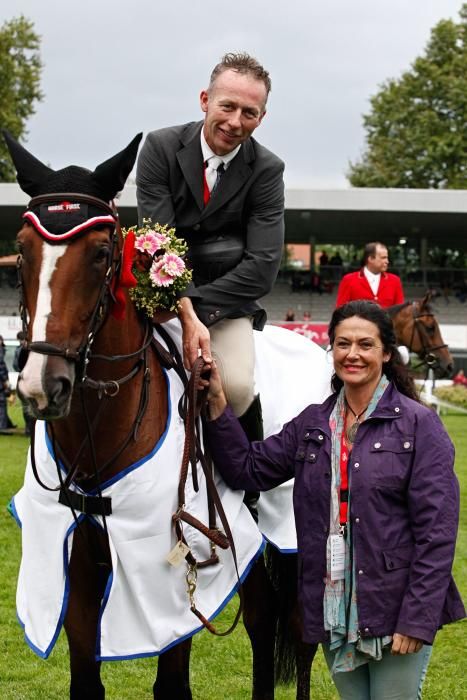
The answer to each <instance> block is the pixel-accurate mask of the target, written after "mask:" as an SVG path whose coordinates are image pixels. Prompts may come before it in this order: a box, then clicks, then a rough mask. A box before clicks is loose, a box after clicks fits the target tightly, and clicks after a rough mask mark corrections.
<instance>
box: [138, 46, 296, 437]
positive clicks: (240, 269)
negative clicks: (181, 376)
mask: <svg viewBox="0 0 467 700" xmlns="http://www.w3.org/2000/svg"><path fill="white" fill-rule="evenodd" d="M270 89H271V81H270V78H269V74H268V72H267V71H266V70H265V69H264V68H263V67H262V66H261V65H260V64H259V63H258V62H257V61H256V60H255V59H254V58H252V57H251V56H249V55H248V54H244V53H242V54H233V53H228V54H226V55H225V56H224V57H223V58H222V60H221V62H220V63H219V64H218V65H217V66H216V67H215V68H214V70H213V72H212V74H211V79H210V83H209V86H208V88H207V89H205V90H202V91H201V95H200V105H201V110H202V111H203V112H204V114H205V118H204V122H190V123H189V124H183V125H180V126H173V127H169V128H165V129H159V130H157V131H152V132H151V133H150V134H148V136H147V138H146V141H145V143H144V145H143V148H142V150H141V153H140V156H139V159H138V167H137V175H136V184H137V198H138V212H139V218H140V220H142V219H144V218H150V219H151V220H152V221H153V222H159V223H161V224H168V225H169V226H175V227H176V229H177V232H178V235H180V236H182V237H183V238H185V239H186V240H187V241H188V244H189V259H190V263H191V265H192V268H193V284H192V285H191V286H190V287H189V288H188V289H187V290H186V291H185V293H184V296H183V297H182V299H181V310H180V314H179V315H180V320H181V322H182V326H183V349H184V361H185V365H186V367H187V369H191V367H192V365H193V362H194V361H195V360H196V358H197V357H198V352H201V353H202V356H203V358H204V360H205V361H206V362H207V363H210V362H211V347H212V354H213V356H214V357H215V358H216V361H217V364H218V366H219V369H220V372H221V376H222V381H223V384H224V386H225V390H226V394H227V396H228V397H229V401H230V402H231V405H232V407H233V410H234V412H235V413H236V415H237V416H240V421H241V423H242V426H243V428H244V430H245V432H246V433H247V434H248V437H249V438H250V439H251V440H254V439H259V438H261V437H262V420H261V407H260V402H259V397H258V396H256V397H255V395H254V345H253V334H252V329H253V328H254V329H256V330H261V329H262V328H263V327H264V324H265V322H266V312H265V311H264V309H262V308H261V307H260V306H259V304H258V303H257V300H258V299H259V298H261V297H262V296H264V295H265V294H267V293H268V292H269V291H270V289H271V288H272V286H273V284H274V282H275V279H276V275H277V272H278V269H279V264H280V260H281V255H282V247H283V241H284V183H283V170H284V164H283V162H282V161H281V160H280V159H279V158H277V156H275V155H274V154H273V153H271V152H270V151H268V150H267V149H266V148H264V147H263V146H261V145H260V144H259V143H258V142H257V141H256V140H255V139H254V138H253V137H252V134H253V132H254V131H255V129H256V128H257V127H258V126H259V125H260V124H261V122H262V120H263V118H264V116H265V114H266V102H267V98H268V95H269V91H270ZM208 329H209V330H208Z"/></svg>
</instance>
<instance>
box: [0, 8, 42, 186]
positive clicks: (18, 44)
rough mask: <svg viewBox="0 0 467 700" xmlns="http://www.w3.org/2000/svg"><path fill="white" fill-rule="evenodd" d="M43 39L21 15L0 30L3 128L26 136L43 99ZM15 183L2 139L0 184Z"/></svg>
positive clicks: (0, 85) (0, 143)
mask: <svg viewBox="0 0 467 700" xmlns="http://www.w3.org/2000/svg"><path fill="white" fill-rule="evenodd" d="M39 47H40V37H39V36H38V35H37V34H36V33H35V31H34V25H33V23H32V22H30V21H29V20H27V19H26V18H25V17H23V16H22V15H21V16H20V17H18V18H15V19H11V20H9V21H7V22H4V23H3V25H2V26H1V27H0V128H1V129H8V130H9V131H10V132H11V133H12V134H13V136H14V137H15V138H20V137H21V136H24V134H25V130H26V122H27V120H28V119H29V117H30V116H32V115H33V114H34V112H35V103H36V102H38V101H40V100H41V99H42V93H41V91H40V75H41V69H42V63H41V59H40V54H39ZM14 180H15V170H14V168H13V164H12V163H11V160H10V156H9V154H8V151H7V148H6V145H5V143H4V142H3V139H0V182H12V181H14Z"/></svg>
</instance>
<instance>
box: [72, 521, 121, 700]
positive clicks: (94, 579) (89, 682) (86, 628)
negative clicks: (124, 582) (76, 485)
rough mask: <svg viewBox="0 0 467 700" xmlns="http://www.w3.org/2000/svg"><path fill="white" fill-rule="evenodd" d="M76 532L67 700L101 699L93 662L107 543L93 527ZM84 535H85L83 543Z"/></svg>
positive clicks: (107, 567) (97, 664)
mask: <svg viewBox="0 0 467 700" xmlns="http://www.w3.org/2000/svg"><path fill="white" fill-rule="evenodd" d="M80 529H81V531H75V535H74V540H73V549H72V554H71V560H70V569H69V575H70V597H69V601H68V609H67V613H66V617H65V630H66V634H67V637H68V646H69V648H70V671H71V680H70V700H104V698H105V689H104V686H103V685H102V682H101V679H100V662H98V661H96V659H95V650H96V636H97V624H98V619H99V609H100V602H101V598H102V595H103V593H104V589H105V583H106V581H107V577H108V573H109V572H110V564H109V553H108V547H107V542H106V541H105V540H104V537H103V536H102V535H101V534H100V533H99V532H98V531H97V529H96V528H95V527H93V526H90V525H88V524H87V523H86V522H83V523H82V524H81V528H80ZM82 532H83V533H86V535H85V540H84V541H83V535H82Z"/></svg>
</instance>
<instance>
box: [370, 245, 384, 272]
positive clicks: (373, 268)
mask: <svg viewBox="0 0 467 700" xmlns="http://www.w3.org/2000/svg"><path fill="white" fill-rule="evenodd" d="M367 267H368V269H369V270H370V272H372V273H373V274H374V275H378V274H379V273H380V272H386V270H387V269H388V267H389V255H388V249H387V248H386V247H385V246H384V245H377V246H376V252H375V254H374V255H370V257H369V258H368V262H367Z"/></svg>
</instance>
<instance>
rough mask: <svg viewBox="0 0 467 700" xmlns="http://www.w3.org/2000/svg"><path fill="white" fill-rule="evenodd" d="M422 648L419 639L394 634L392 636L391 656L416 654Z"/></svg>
mask: <svg viewBox="0 0 467 700" xmlns="http://www.w3.org/2000/svg"><path fill="white" fill-rule="evenodd" d="M422 646H423V642H422V641H421V640H420V639H416V637H409V636H408V635H406V634H399V633H398V632H395V633H394V634H393V636H392V647H391V654H416V653H417V651H420V649H421V648H422Z"/></svg>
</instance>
